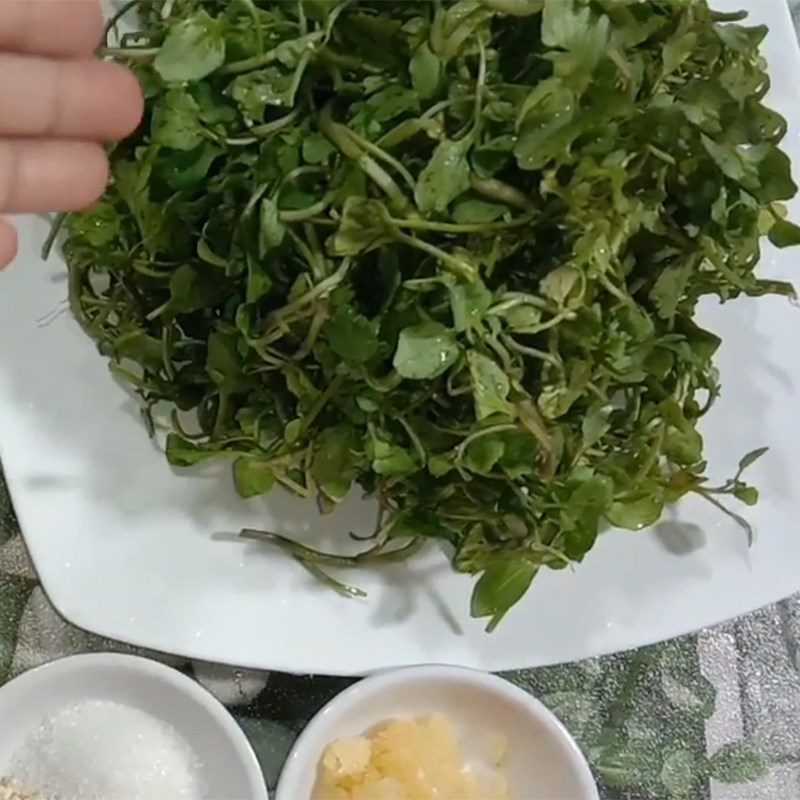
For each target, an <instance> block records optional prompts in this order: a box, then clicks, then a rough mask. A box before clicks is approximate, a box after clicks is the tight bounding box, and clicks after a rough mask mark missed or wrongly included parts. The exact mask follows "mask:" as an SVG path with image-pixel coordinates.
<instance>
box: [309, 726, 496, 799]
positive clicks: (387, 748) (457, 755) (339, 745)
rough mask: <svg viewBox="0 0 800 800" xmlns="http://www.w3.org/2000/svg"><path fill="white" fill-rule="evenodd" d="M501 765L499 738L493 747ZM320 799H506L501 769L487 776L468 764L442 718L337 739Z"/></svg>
mask: <svg viewBox="0 0 800 800" xmlns="http://www.w3.org/2000/svg"><path fill="white" fill-rule="evenodd" d="M491 749H492V751H493V753H492V756H493V758H494V759H495V763H496V766H498V767H500V766H501V765H500V764H499V763H497V761H499V760H501V758H502V756H501V755H499V753H500V751H501V750H502V751H503V752H504V751H505V747H504V746H503V747H500V739H496V741H495V742H494V745H493V747H492V748H491ZM314 797H315V798H316V800H434V799H437V800H438V799H440V798H454V797H457V798H459V800H505V798H508V797H509V794H508V780H507V778H506V776H505V775H504V773H503V770H502V769H498V770H497V771H496V772H495V773H493V774H490V775H488V776H486V775H483V774H477V773H476V772H475V771H473V770H471V769H470V768H469V767H467V766H465V764H464V761H463V758H462V755H461V746H460V744H459V741H458V736H457V734H456V731H455V729H454V727H453V725H452V724H451V723H450V721H449V720H448V719H447V718H446V717H444V716H443V715H441V714H434V715H432V716H430V717H426V718H425V719H420V720H399V719H398V720H391V721H389V722H386V723H384V724H383V725H381V726H380V727H378V728H377V729H376V730H375V732H374V733H372V734H371V735H369V736H361V737H357V738H353V739H338V740H337V741H335V742H332V743H331V744H329V745H328V747H327V748H326V749H325V752H324V754H323V756H322V761H321V764H320V775H319V780H318V781H317V786H316V791H315V793H314Z"/></svg>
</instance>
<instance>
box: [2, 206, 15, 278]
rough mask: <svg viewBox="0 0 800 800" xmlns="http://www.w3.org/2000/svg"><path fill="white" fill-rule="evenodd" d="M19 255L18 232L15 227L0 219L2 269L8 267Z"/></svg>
mask: <svg viewBox="0 0 800 800" xmlns="http://www.w3.org/2000/svg"><path fill="white" fill-rule="evenodd" d="M16 254H17V232H16V231H15V230H14V226H13V225H12V224H11V223H10V222H8V221H7V220H5V219H3V218H2V217H0V269H3V267H7V266H8V265H9V264H10V263H11V262H12V260H13V259H14V256H15V255H16Z"/></svg>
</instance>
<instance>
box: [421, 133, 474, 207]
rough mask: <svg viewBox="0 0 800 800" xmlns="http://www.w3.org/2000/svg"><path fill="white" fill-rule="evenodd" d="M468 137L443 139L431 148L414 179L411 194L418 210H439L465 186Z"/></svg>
mask: <svg viewBox="0 0 800 800" xmlns="http://www.w3.org/2000/svg"><path fill="white" fill-rule="evenodd" d="M470 147H472V139H471V138H470V137H468V136H466V137H464V138H463V139H459V140H458V141H452V140H450V139H445V140H444V141H442V142H440V143H439V144H438V145H437V147H436V150H434V152H433V156H432V157H431V160H430V161H429V162H428V163H427V164H426V165H425V168H424V169H423V170H422V172H421V173H420V176H419V180H418V181H417V189H416V191H415V193H414V197H415V199H416V201H417V205H418V206H419V209H420V211H422V212H423V213H429V212H431V211H435V212H439V213H442V212H444V211H446V210H447V207H448V205H450V203H451V202H452V201H453V200H455V198H456V197H458V195H460V194H461V193H462V192H465V191H466V190H467V189H469V185H470V179H469V176H470V166H469V161H468V159H467V154H468V153H469V150H470Z"/></svg>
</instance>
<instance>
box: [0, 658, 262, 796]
mask: <svg viewBox="0 0 800 800" xmlns="http://www.w3.org/2000/svg"><path fill="white" fill-rule="evenodd" d="M164 798H170V800H201V799H202V800H206V798H208V799H209V800H210V799H211V798H241V799H242V800H245V798H246V799H247V800H267V789H266V786H265V784H264V778H263V775H262V773H261V769H260V768H259V765H258V762H257V760H256V757H255V754H254V753H253V751H252V748H251V747H250V744H249V743H248V741H247V739H246V738H245V736H244V734H243V733H242V731H241V729H240V728H239V726H238V725H237V724H236V722H235V721H234V720H233V718H232V717H231V716H230V714H229V713H228V712H227V711H226V710H225V708H224V707H223V706H222V705H221V704H220V703H219V702H218V701H217V700H215V699H214V698H213V697H212V696H211V695H210V694H209V693H208V692H206V691H205V689H203V688H202V687H201V686H199V685H198V684H197V683H195V682H194V681H193V680H191V679H190V678H188V677H186V676H185V675H183V674H182V673H180V672H178V671H176V670H174V669H171V668H169V667H166V666H164V665H163V664H159V663H157V662H155V661H149V660H148V659H145V658H138V657H135V656H126V655H119V654H111V653H97V654H91V655H83V656H74V657H72V658H65V659H62V660H60V661H54V662H52V663H50V664H46V665H44V666H42V667H39V668H38V669H34V670H31V671H30V672H26V673H25V674H24V675H21V676H20V677H18V678H16V679H15V680H13V681H11V682H10V683H8V684H6V685H5V686H3V687H2V689H0V800H67V799H69V800H164Z"/></svg>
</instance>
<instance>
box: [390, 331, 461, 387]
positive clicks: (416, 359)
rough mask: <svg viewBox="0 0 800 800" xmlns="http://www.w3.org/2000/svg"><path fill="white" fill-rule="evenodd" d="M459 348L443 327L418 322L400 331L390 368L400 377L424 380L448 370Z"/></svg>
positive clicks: (449, 332) (451, 335)
mask: <svg viewBox="0 0 800 800" xmlns="http://www.w3.org/2000/svg"><path fill="white" fill-rule="evenodd" d="M459 352H460V348H459V346H458V343H457V342H456V340H455V337H454V336H453V333H452V331H449V330H448V329H447V328H445V327H444V325H440V324H439V323H436V322H420V323H419V324H417V325H413V326H411V327H409V328H405V329H404V330H402V331H401V332H400V337H399V339H398V341H397V350H396V351H395V354H394V359H393V361H392V365H393V366H394V368H395V369H396V370H397V372H398V374H399V375H400V376H402V377H403V378H410V379H412V380H418V381H421V380H428V379H430V378H435V377H437V376H439V375H441V374H442V373H443V372H445V371H446V370H447V369H449V368H450V367H451V366H452V365H453V364H454V363H455V361H456V359H457V358H458V355H459Z"/></svg>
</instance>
